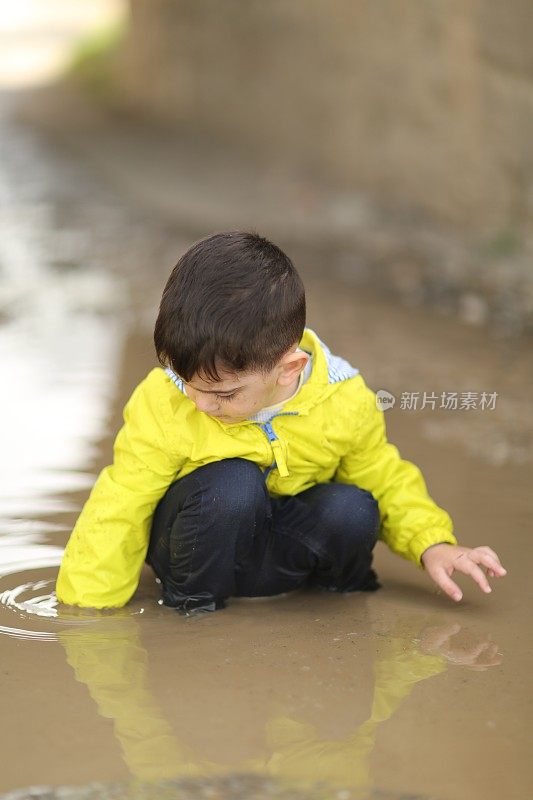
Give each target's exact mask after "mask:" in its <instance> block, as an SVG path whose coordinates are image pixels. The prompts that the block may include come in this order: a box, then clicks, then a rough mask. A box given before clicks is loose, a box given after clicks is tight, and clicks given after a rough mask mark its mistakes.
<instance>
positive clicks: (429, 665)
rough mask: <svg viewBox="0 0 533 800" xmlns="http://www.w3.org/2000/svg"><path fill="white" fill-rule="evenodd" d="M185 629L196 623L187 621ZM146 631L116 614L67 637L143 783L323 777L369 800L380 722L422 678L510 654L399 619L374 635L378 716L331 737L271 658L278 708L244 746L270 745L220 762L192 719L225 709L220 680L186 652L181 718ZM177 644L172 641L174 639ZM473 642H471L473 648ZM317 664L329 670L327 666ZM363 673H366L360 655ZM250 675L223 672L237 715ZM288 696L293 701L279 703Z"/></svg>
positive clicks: (298, 781) (178, 695)
mask: <svg viewBox="0 0 533 800" xmlns="http://www.w3.org/2000/svg"><path fill="white" fill-rule="evenodd" d="M173 623H175V620H174V619H173ZM193 624H195V623H193ZM196 624H197V623H196ZM200 624H201V623H200ZM415 624H416V623H415ZM183 625H184V626H187V622H184V623H183ZM182 631H183V626H182ZM143 633H144V635H146V634H147V629H146V628H145V629H144V630H143V631H141V628H140V626H139V624H138V622H137V620H136V619H134V618H129V619H112V620H111V619H110V620H107V621H106V622H100V624H99V625H98V626H96V627H92V628H88V629H83V628H77V627H76V628H72V629H66V630H63V631H61V632H60V633H59V641H60V642H61V644H62V646H63V647H64V649H65V653H66V657H67V660H68V663H69V664H70V666H71V667H72V668H73V670H74V673H75V676H76V680H78V681H80V682H81V683H84V684H85V685H86V686H87V687H88V689H89V692H90V694H91V697H92V698H93V700H94V702H95V703H96V706H97V709H98V713H99V714H100V715H102V716H103V717H105V718H108V719H112V720H113V723H114V733H115V736H116V739H117V741H118V743H119V745H120V747H121V750H122V754H123V758H124V761H125V762H126V764H127V766H128V769H129V771H130V773H131V775H132V778H133V779H134V781H137V782H141V783H145V782H151V781H159V780H164V779H169V778H183V777H193V776H221V775H229V774H235V773H236V774H243V773H244V774H248V773H251V774H256V775H261V776H271V777H275V778H276V779H278V780H280V781H281V782H282V783H284V784H285V783H289V784H290V785H293V786H294V787H295V788H298V789H305V788H309V789H312V788H313V787H314V786H316V785H317V783H320V782H322V783H324V784H325V785H327V786H328V787H331V788H332V789H335V790H343V789H344V790H349V791H350V794H349V795H347V796H349V797H351V798H355V797H357V798H365V797H368V796H369V792H370V791H371V789H372V786H373V783H374V781H373V778H372V774H371V754H372V750H373V748H374V745H375V742H376V737H377V735H378V733H379V727H380V725H382V724H383V723H384V722H385V721H387V720H388V719H390V718H391V717H392V716H393V715H394V714H395V712H396V711H397V709H398V708H399V706H400V705H401V704H402V703H404V702H405V701H406V699H407V698H408V696H409V695H410V694H411V692H412V691H413V690H414V688H415V686H416V684H417V683H419V682H421V681H425V680H429V679H432V678H435V677H436V676H437V675H439V674H440V673H442V672H443V671H444V670H445V669H446V667H447V665H448V664H450V663H454V664H463V665H465V666H469V667H476V668H477V667H482V668H488V667H490V666H494V665H497V664H499V663H500V662H501V656H500V655H498V654H497V653H496V651H494V650H493V649H494V648H495V647H496V645H495V644H494V643H492V642H490V641H489V639H488V638H487V637H483V636H481V637H480V636H473V635H472V634H467V635H466V636H463V638H462V639H461V640H460V641H459V639H458V637H459V635H460V633H461V626H460V625H458V623H450V624H437V625H425V624H422V625H421V624H420V623H419V624H418V629H417V630H414V628H413V620H412V618H410V619H409V620H403V621H401V620H400V622H399V623H397V624H396V625H395V629H394V630H393V631H392V632H390V633H387V634H385V633H383V632H381V633H377V634H376V632H374V634H373V636H372V639H373V641H374V643H377V644H379V647H376V648H375V649H376V653H375V662H374V669H373V673H374V683H373V687H371V686H369V692H371V693H372V698H371V712H370V715H369V717H368V718H367V719H366V721H364V722H363V723H362V724H360V725H358V726H356V727H355V728H354V730H353V731H352V732H351V733H349V734H348V735H347V736H345V737H341V738H331V736H327V735H324V729H322V728H321V726H320V725H319V724H315V725H313V724H310V723H309V722H308V721H307V720H305V719H301V718H298V716H297V715H295V714H294V711H293V709H294V707H295V706H297V705H298V700H299V697H298V695H299V694H304V693H306V692H307V688H303V687H302V686H301V682H299V681H298V679H297V678H296V680H295V679H294V675H293V677H292V678H291V677H290V674H289V673H288V672H287V671H285V672H284V671H283V669H282V668H281V667H282V661H281V659H280V661H279V663H278V664H270V668H271V670H272V669H273V670H274V671H275V673H276V695H277V697H276V699H275V700H273V701H272V703H271V707H270V710H269V712H268V713H267V714H266V717H265V718H264V719H261V718H258V719H257V720H256V728H257V730H256V731H253V732H252V731H250V730H248V729H246V727H245V726H243V727H242V739H243V742H242V743H241V744H242V749H243V752H245V751H246V743H245V740H246V739H250V738H251V737H253V738H254V739H256V740H257V741H259V742H260V743H261V744H260V746H259V747H258V748H257V749H258V752H257V753H256V755H255V756H253V757H249V756H248V757H246V758H243V759H242V760H240V761H235V760H233V759H226V760H224V759H223V758H221V759H220V760H213V759H212V758H208V757H206V755H205V753H202V752H199V751H198V748H197V747H194V746H193V745H192V743H191V742H192V739H191V725H192V727H199V728H201V727H202V726H204V727H205V726H206V725H209V721H208V720H206V719H205V715H204V713H203V709H205V708H206V707H208V708H212V709H217V707H219V706H220V692H221V686H220V683H219V681H218V680H205V679H204V678H205V670H204V667H203V665H202V664H201V663H200V662H199V664H198V667H197V669H196V670H193V671H191V669H190V665H191V662H190V661H189V663H188V665H187V662H186V660H184V663H180V659H179V656H178V658H176V661H175V664H174V671H173V674H172V676H171V687H172V702H173V703H174V704H175V705H176V706H177V707H178V708H179V709H181V713H180V716H179V717H177V718H176V719H175V720H174V719H172V717H171V715H170V714H169V713H168V710H165V708H164V705H163V703H162V702H161V701H160V700H159V699H158V696H160V695H161V692H159V693H158V694H157V695H156V693H155V692H154V691H153V690H152V688H151V687H152V686H155V685H157V683H156V681H155V679H154V675H152V674H151V672H152V671H153V670H152V668H151V666H150V657H149V655H148V651H147V649H146V648H145V647H144V645H143ZM205 633H206V635H207V637H208V638H211V640H212V641H211V649H212V653H211V655H212V656H213V659H214V661H216V657H217V656H216V653H217V652H218V651H219V650H220V638H219V637H218V636H217V635H216V631H215V629H213V628H212V629H211V630H210V631H209V630H207V631H206V632H205ZM227 633H228V631H227V630H226V634H227ZM413 633H414V635H413ZM167 634H168V635H169V636H174V637H175V636H176V635H177V638H178V640H179V639H180V638H181V635H180V631H179V630H178V631H176V628H175V627H174V624H173V625H172V629H170V628H168V629H167ZM330 635H331V632H330V631H329V633H328V634H327V637H328V641H324V642H322V643H319V646H318V650H319V651H320V650H322V651H323V650H324V649H325V648H326V647H327V646H328V642H329V639H330ZM199 636H201V633H199V629H195V628H193V627H189V628H188V629H187V630H186V632H185V633H184V634H183V641H181V642H179V644H178V647H177V649H175V652H176V653H179V652H180V648H181V647H182V646H185V644H186V643H187V644H188V645H189V646H190V647H194V646H195V639H196V643H197V645H198V637H199ZM231 639H232V637H231V633H230V634H229V639H228V640H227V642H226V646H225V647H223V652H222V653H218V656H219V657H220V656H223V655H224V653H225V652H232V648H233V646H234V644H235V646H238V642H235V643H234V642H232V641H231ZM163 641H164V640H163V639H160V641H159V644H160V645H162V644H163ZM168 641H169V645H170V639H169V640H168ZM467 641H469V642H470V644H469V645H465V642H467ZM296 646H297V644H296ZM241 649H242V641H241ZM496 649H497V648H496ZM152 652H153V650H152ZM203 654H204V655H205V651H203ZM270 656H271V653H270V654H269V655H268V656H266V661H268V659H269V658H270ZM152 657H154V656H153V655H152ZM229 660H230V659H226V662H228V661H229ZM208 668H209V669H210V671H211V674H213V672H214V671H215V672H216V670H213V667H212V665H208ZM259 669H260V665H258V663H257V661H254V663H253V664H252V663H250V664H248V672H249V673H250V671H252V670H253V671H257V670H259ZM318 669H319V670H321V669H323V667H321V666H320V665H319V666H318ZM354 670H357V661H356V662H355V664H354ZM242 680H243V675H242V673H241V671H240V670H239V669H238V668H237V667H235V668H234V669H233V670H231V669H230V670H229V671H226V672H225V673H224V692H225V693H226V694H227V695H228V701H227V705H228V707H229V708H231V709H232V714H233V715H238V713H239V706H240V705H241V703H242V696H241V691H242ZM167 688H168V687H167ZM253 688H254V683H253V681H252V684H251V689H252V690H253ZM338 692H341V693H343V694H344V698H343V699H344V701H345V702H346V703H350V700H351V701H352V702H353V698H351V699H350V695H349V694H348V692H347V687H346V686H342V685H340V686H339V687H338ZM280 693H281V694H280ZM283 695H285V696H286V697H287V698H290V700H289V699H288V700H287V701H286V702H285V703H283V702H280V696H283ZM191 697H192V698H193V701H192V704H191ZM195 697H196V698H197V701H196V708H195V703H194V698H195ZM305 699H307V698H305ZM318 699H324V698H318ZM354 712H355V709H354ZM354 716H355V713H354ZM237 746H238V743H237Z"/></svg>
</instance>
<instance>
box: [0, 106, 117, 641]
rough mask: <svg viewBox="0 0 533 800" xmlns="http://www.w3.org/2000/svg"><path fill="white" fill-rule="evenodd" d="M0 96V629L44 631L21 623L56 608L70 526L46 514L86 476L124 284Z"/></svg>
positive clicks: (46, 636)
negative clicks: (103, 260) (99, 259)
mask: <svg viewBox="0 0 533 800" xmlns="http://www.w3.org/2000/svg"><path fill="white" fill-rule="evenodd" d="M0 100H2V101H3V102H2V103H1V104H0V146H1V149H2V153H3V158H2V159H1V160H0V360H1V363H2V375H3V383H2V386H3V391H2V392H1V393H0V441H1V443H2V462H1V465H0V622H1V623H2V625H0V633H5V634H8V635H10V636H18V637H19V638H37V639H40V640H41V641H44V640H53V639H55V634H54V633H53V631H50V630H48V631H47V630H35V629H32V627H34V626H32V625H31V624H29V625H28V624H26V623H27V621H28V620H31V619H32V618H35V617H37V618H39V620H40V624H41V623H42V620H43V619H44V618H48V619H50V618H56V617H57V608H56V606H57V602H56V600H55V595H54V593H53V590H52V587H51V582H52V580H51V577H52V575H53V574H54V573H55V572H57V567H58V565H59V563H60V561H61V557H62V553H63V548H62V547H59V546H58V545H57V544H56V543H55V542H54V539H55V540H56V541H57V538H58V536H61V541H63V539H64V535H63V534H64V533H65V531H67V530H68V528H66V527H65V525H60V524H57V523H53V522H51V521H47V520H46V519H43V517H46V516H48V515H50V514H54V515H56V516H57V515H58V514H65V513H70V514H73V513H75V512H77V511H79V503H78V502H77V501H76V500H75V499H74V495H73V493H74V492H80V491H84V490H86V489H87V488H88V487H90V486H91V485H92V484H93V482H94V479H95V475H94V474H93V473H92V472H91V469H92V467H93V464H94V462H95V456H96V443H97V441H98V439H99V438H100V437H102V435H103V434H104V433H105V432H106V430H107V427H108V414H109V406H110V400H111V398H112V396H113V395H114V392H115V390H116V388H115V387H116V379H115V374H116V370H117V365H118V363H119V359H120V356H121V351H122V347H123V341H124V332H123V327H124V326H123V321H122V320H121V318H120V305H121V303H120V301H117V299H116V298H117V297H118V298H120V297H123V295H124V293H123V291H121V280H120V279H119V278H118V277H117V276H116V275H112V274H110V273H109V272H107V271H105V270H103V269H102V268H101V267H100V266H99V265H98V264H96V263H95V254H96V253H97V252H98V247H97V246H95V245H96V242H93V241H92V239H91V235H90V231H89V229H80V228H79V226H78V224H77V222H76V218H75V215H74V214H73V210H74V209H75V208H77V207H79V206H80V205H83V206H84V208H85V213H87V212H88V211H89V210H90V206H89V204H88V203H87V201H86V199H85V198H84V197H83V193H80V190H79V188H77V187H79V186H80V185H81V184H80V181H79V180H76V173H75V170H74V171H72V168H70V167H69V165H68V164H67V163H66V162H65V161H64V160H63V161H61V162H59V163H58V162H57V159H56V160H54V158H53V157H50V153H47V157H46V158H44V157H43V154H42V152H41V147H42V146H41V145H39V143H38V142H37V140H36V139H35V138H34V137H33V136H32V135H31V134H29V133H28V131H27V130H26V131H25V130H21V129H20V128H19V127H17V126H16V125H15V124H14V123H13V122H12V121H11V120H10V119H9V116H8V115H7V113H6V105H5V104H6V101H5V99H4V98H0ZM93 201H94V202H95V203H96V201H97V198H93ZM66 208H68V212H67V211H66V210H65V209H66ZM32 517H33V519H32ZM46 571H48V572H46ZM22 573H27V574H25V575H24V578H23V579H22V580H21V577H20V576H21V574H22ZM9 612H11V614H13V615H14V616H12V617H8V616H7V614H8V613H9ZM3 623H5V624H3Z"/></svg>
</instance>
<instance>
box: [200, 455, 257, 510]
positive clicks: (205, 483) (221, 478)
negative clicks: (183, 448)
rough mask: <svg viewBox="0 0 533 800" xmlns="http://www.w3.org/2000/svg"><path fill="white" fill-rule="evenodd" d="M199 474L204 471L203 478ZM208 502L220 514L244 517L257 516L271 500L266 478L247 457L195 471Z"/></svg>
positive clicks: (219, 462) (213, 463)
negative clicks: (260, 509) (257, 512)
mask: <svg viewBox="0 0 533 800" xmlns="http://www.w3.org/2000/svg"><path fill="white" fill-rule="evenodd" d="M199 472H202V474H201V475H200V474H199ZM195 477H196V479H197V480H198V481H199V482H200V484H201V486H202V490H203V494H204V498H203V500H204V503H207V504H211V506H212V508H211V509H210V510H211V511H215V512H216V513H217V514H219V515H224V516H232V517H241V516H247V515H250V514H254V513H255V512H256V511H257V509H258V508H262V507H263V506H264V504H265V502H266V499H267V490H266V486H265V481H264V476H263V473H262V472H261V470H260V469H259V467H258V466H257V464H254V462H253V461H248V460H246V459H244V458H227V459H222V460H220V461H215V462H212V463H211V464H207V465H206V466H204V467H201V468H200V470H196V472H195Z"/></svg>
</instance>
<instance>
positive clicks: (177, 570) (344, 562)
mask: <svg viewBox="0 0 533 800" xmlns="http://www.w3.org/2000/svg"><path fill="white" fill-rule="evenodd" d="M154 341H155V347H156V351H157V356H158V359H159V362H160V364H161V365H162V368H161V367H156V368H154V369H152V370H151V372H149V373H148V375H147V376H146V378H145V379H144V380H143V381H142V382H141V383H140V384H139V385H138V386H137V388H136V389H135V390H134V392H133V394H132V396H131V398H130V399H129V401H128V403H127V404H126V407H125V409H124V426H123V427H122V428H121V430H120V431H119V433H118V435H117V438H116V441H115V445H114V461H113V464H112V465H111V466H108V467H106V468H105V469H104V470H102V472H101V473H100V475H99V477H98V479H97V481H96V484H95V486H94V487H93V490H92V492H91V495H90V497H89V499H88V501H87V503H86V504H85V506H84V508H83V510H82V512H81V514H80V517H79V519H78V521H77V523H76V526H75V528H74V530H73V532H72V535H71V537H70V540H69V542H68V544H67V547H66V550H65V554H64V558H63V562H62V564H61V568H60V571H59V576H58V580H57V587H56V588H57V596H58V599H59V600H60V601H61V602H63V603H67V604H72V605H79V606H92V607H97V608H102V607H116V606H122V605H124V604H125V603H127V602H128V600H129V599H130V598H131V596H132V595H133V593H134V591H135V589H136V587H137V584H138V581H139V576H140V572H141V568H142V565H143V562H144V560H145V558H146V561H147V562H148V564H150V565H151V567H152V568H153V570H154V571H155V573H156V575H157V576H158V577H159V579H160V581H161V586H162V597H163V600H162V601H163V603H164V604H165V605H167V606H171V607H175V608H177V609H179V610H180V611H182V612H183V613H186V614H189V613H193V612H197V611H205V610H208V611H213V610H215V609H217V608H222V607H223V606H224V604H225V601H226V599H227V598H228V597H231V596H249V597H253V596H267V595H274V594H279V593H281V592H286V591H289V590H291V589H296V588H298V587H300V586H303V585H311V586H316V587H319V588H322V589H326V590H330V591H338V592H351V591H357V590H360V591H373V590H375V589H378V588H379V586H380V584H379V583H378V581H377V577H376V574H375V572H374V570H373V569H372V566H371V565H372V551H373V548H374V545H375V543H376V540H377V539H378V538H379V539H382V540H383V541H384V542H385V543H386V544H387V545H388V546H389V547H390V548H391V549H392V550H393V551H394V552H396V553H398V554H399V555H401V556H403V557H404V558H407V559H410V560H411V561H413V562H415V564H417V565H418V566H420V567H422V568H425V569H426V570H427V572H428V573H429V575H430V576H431V578H432V579H433V580H434V581H435V583H437V585H438V586H440V588H441V589H442V590H443V591H444V592H446V594H448V595H449V596H450V597H451V598H453V599H454V600H460V599H461V596H462V595H461V592H460V589H459V587H458V586H457V585H456V584H455V583H454V581H453V580H452V579H451V575H452V574H453V572H454V570H459V571H460V572H464V573H465V574H468V575H470V576H471V577H472V578H473V579H474V580H475V581H476V582H477V583H478V584H479V586H480V587H481V589H482V590H484V591H485V592H490V591H491V589H490V586H489V583H488V581H487V578H486V576H485V573H484V572H483V570H482V567H485V568H486V569H487V572H488V575H489V576H492V577H501V576H503V575H504V574H505V572H506V571H505V570H504V568H503V567H502V565H501V564H500V560H499V558H498V556H497V555H496V553H495V552H494V551H493V550H491V549H490V548H489V547H476V548H473V549H472V548H469V547H460V546H458V544H457V540H456V538H455V536H454V535H453V533H452V522H451V519H450V517H449V516H448V514H447V513H446V511H444V510H443V509H442V508H439V506H437V505H436V504H435V502H434V501H433V500H432V499H431V497H430V496H429V495H428V492H427V489H426V485H425V482H424V479H423V477H422V474H421V472H420V470H419V469H418V467H416V466H415V465H414V464H412V463H411V462H409V461H406V460H404V459H402V458H401V457H400V454H399V452H398V450H397V448H396V447H395V446H394V445H392V444H390V443H389V442H387V439H386V435H385V423H384V416H383V412H382V411H381V410H380V409H379V408H378V407H377V406H376V398H375V395H374V393H373V392H372V391H371V390H370V389H369V388H368V387H367V386H366V384H365V381H364V380H363V378H362V376H361V375H360V373H359V371H358V370H357V369H355V368H354V367H352V366H351V365H350V364H349V363H348V362H347V361H345V360H344V359H342V358H340V357H338V356H335V355H332V354H331V352H330V351H329V349H328V348H327V347H326V345H325V344H324V343H323V342H322V341H321V340H320V339H319V338H318V336H317V335H316V333H314V332H313V331H312V330H311V329H309V328H306V327H305V292H304V287H303V284H302V282H301V279H300V277H299V275H298V273H297V271H296V270H295V268H294V266H293V264H292V262H291V260H290V259H289V258H288V257H287V256H286V255H285V253H283V252H282V250H280V249H279V248H278V247H276V246H275V245H274V244H272V243H271V242H269V241H267V240H266V239H264V238H262V237H260V236H258V235H257V234H255V233H241V232H230V233H218V234H215V235H213V236H210V237H209V238H207V239H205V240H203V241H200V242H198V243H197V244H195V245H194V246H193V247H191V248H190V249H189V250H188V251H187V252H186V253H185V255H183V256H182V258H181V259H180V261H179V262H178V264H177V265H176V267H175V268H174V270H173V272H172V274H171V276H170V278H169V280H168V283H167V285H166V287H165V290H164V293H163V298H162V301H161V306H160V310H159V316H158V319H157V322H156V326H155V333H154Z"/></svg>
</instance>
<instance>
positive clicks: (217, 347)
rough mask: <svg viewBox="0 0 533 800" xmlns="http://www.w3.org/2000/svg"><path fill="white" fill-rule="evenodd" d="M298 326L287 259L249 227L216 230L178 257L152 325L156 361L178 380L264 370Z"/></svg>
mask: <svg viewBox="0 0 533 800" xmlns="http://www.w3.org/2000/svg"><path fill="white" fill-rule="evenodd" d="M304 326H305V290H304V286H303V283H302V280H301V278H300V276H299V275H298V272H297V271H296V269H295V267H294V265H293V263H292V261H291V260H290V258H289V257H288V256H287V255H285V253H284V252H283V251H282V250H280V248H279V247H277V246H276V245H275V244H272V242H269V241H268V239H264V238H263V237H261V236H259V235H258V234H257V233H255V232H249V233H247V232H240V231H231V232H228V233H216V234H214V235H213V236H209V237H208V238H207V239H203V240H202V241H200V242H197V243H196V244H194V245H193V246H192V247H191V248H190V249H189V250H187V252H186V253H185V254H184V255H183V256H182V257H181V258H180V260H179V261H178V263H177V264H176V266H175V267H174V269H173V270H172V274H171V275H170V278H169V279H168V282H167V285H166V286H165V290H164V292H163V297H162V300H161V305H160V307H159V315H158V317H157V321H156V324H155V330H154V343H155V349H156V352H157V357H158V360H159V363H160V364H162V365H163V366H170V367H171V368H172V369H173V370H174V372H175V373H176V374H177V375H179V376H180V377H181V378H182V379H183V380H185V381H187V382H188V381H190V380H191V379H192V377H193V376H194V375H195V374H200V373H201V374H202V375H204V376H206V377H207V379H209V380H213V381H218V380H220V374H219V372H217V367H218V368H219V369H221V368H222V369H224V370H227V371H230V372H238V371H244V370H247V371H254V372H263V373H265V372H268V371H270V370H271V369H272V368H273V367H274V366H275V364H276V363H277V362H278V361H279V359H280V358H281V357H282V356H283V355H284V353H286V352H287V351H288V350H289V349H290V348H291V346H292V345H294V344H297V343H298V342H299V341H300V339H301V338H302V334H303V330H304Z"/></svg>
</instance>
